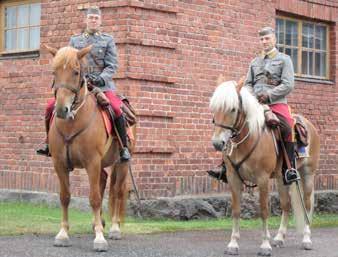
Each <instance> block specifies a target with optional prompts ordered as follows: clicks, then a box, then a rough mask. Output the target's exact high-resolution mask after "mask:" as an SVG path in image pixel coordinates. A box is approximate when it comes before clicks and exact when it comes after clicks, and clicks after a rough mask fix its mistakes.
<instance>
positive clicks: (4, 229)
mask: <svg viewBox="0 0 338 257" xmlns="http://www.w3.org/2000/svg"><path fill="white" fill-rule="evenodd" d="M104 218H105V220H106V224H107V226H108V227H109V226H110V219H109V217H108V215H107V214H106V213H105V214H104ZM91 220H92V214H91V213H88V212H82V211H79V210H75V209H69V223H70V233H71V234H87V233H92V230H91ZM60 221H61V209H60V208H52V207H48V206H46V205H41V204H39V205H34V204H30V203H23V202H0V235H2V236H3V235H20V234H35V233H36V234H56V233H57V232H58V231H59V228H60ZM279 222H280V217H271V218H270V219H269V227H270V228H272V229H273V228H275V229H276V228H278V226H279ZM290 223H291V226H293V225H294V224H293V221H292V220H291V222H290ZM231 226H232V221H231V218H222V219H211V220H192V221H173V220H149V219H136V218H131V217H127V218H126V220H125V223H124V225H123V232H124V233H127V234H145V233H159V232H173V231H189V230H217V229H225V230H230V229H231ZM313 227H338V214H321V215H315V216H314V218H313ZM260 228H261V220H260V219H250V220H241V229H260ZM105 231H106V232H107V231H108V228H107V227H106V229H105Z"/></svg>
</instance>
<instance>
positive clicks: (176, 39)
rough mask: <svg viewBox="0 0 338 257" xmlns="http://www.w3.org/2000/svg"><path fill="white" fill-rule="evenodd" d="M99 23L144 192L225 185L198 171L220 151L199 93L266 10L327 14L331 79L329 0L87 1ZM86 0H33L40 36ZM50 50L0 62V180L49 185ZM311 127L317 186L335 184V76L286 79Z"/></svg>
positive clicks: (80, 191)
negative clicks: (129, 113) (43, 153)
mask: <svg viewBox="0 0 338 257" xmlns="http://www.w3.org/2000/svg"><path fill="white" fill-rule="evenodd" d="M90 3H91V4H94V3H95V1H90ZM97 3H98V5H99V6H101V7H102V11H103V20H104V21H103V31H105V32H108V33H112V34H113V35H114V37H115V39H116V43H117V47H118V57H119V71H118V73H117V74H116V76H115V81H116V83H117V85H118V89H119V91H121V92H123V93H125V94H126V95H127V96H129V97H130V100H131V102H132V103H133V105H134V106H135V107H136V109H137V110H138V112H139V125H138V145H137V149H136V154H135V156H134V159H133V170H134V173H135V177H136V181H137V184H138V186H139V189H140V191H141V195H142V196H143V197H146V198H152V197H158V196H175V195H181V194H203V193H215V192H222V191H224V190H227V187H226V186H225V185H220V184H219V183H218V182H216V181H212V180H211V179H209V178H208V177H206V176H205V170H207V169H209V168H211V167H213V166H215V165H216V164H218V163H219V161H220V155H219V154H218V153H215V151H214V149H213V148H212V146H211V143H210V139H211V135H212V125H211V114H210V112H209V110H208V103H209V98H210V96H211V94H212V92H213V90H214V88H215V81H216V78H217V76H218V75H219V74H220V73H223V74H225V76H226V77H227V78H228V79H229V80H232V79H235V80H237V79H239V78H240V77H241V76H243V75H245V74H246V72H247V68H248V64H249V62H250V60H251V59H252V58H253V57H254V56H255V53H257V52H258V49H259V46H258V39H257V31H258V29H259V28H261V27H263V26H266V25H271V26H274V22H275V17H276V14H288V15H295V16H296V17H301V18H302V17H303V18H304V17H308V18H311V19H316V20H322V21H325V22H327V23H329V24H330V28H331V31H330V47H331V59H330V66H331V79H332V81H336V77H337V61H338V54H337V45H338V44H337V43H338V40H337V31H338V30H337V26H336V22H337V21H338V4H337V3H335V1H324V0H322V1H320V0H318V1H311V3H309V2H306V1H297V0H292V1H291V0H290V1H286V0H275V1H253V0H246V1H231V0H230V1H207V0H196V1H191V0H186V1H184V0H181V1H174V0H172V1H170V0H147V1H138V0H128V1H127V0H124V1H123V0H118V1H117V0H116V1H97ZM87 6H88V2H87V1H76V4H74V3H73V1H66V0H61V1H50V0H43V1H42V17H41V25H42V27H41V43H47V44H49V45H52V46H54V47H61V46H64V45H66V44H67V43H68V40H69V37H70V36H71V35H72V34H76V33H80V31H81V28H83V27H84V24H83V16H82V14H81V13H82V10H83V9H84V8H86V7H87ZM50 63H51V56H50V55H48V54H47V53H46V51H44V50H41V52H40V57H39V58H35V59H16V60H1V62H0V85H1V87H0V129H1V132H0V188H10V189H14V188H15V189H29V190H38V191H47V192H55V191H58V181H57V178H56V176H55V175H54V172H53V168H52V165H51V161H50V160H49V159H46V158H43V157H40V156H37V155H35V149H36V148H37V147H38V145H39V143H40V142H41V141H42V140H43V138H44V137H45V134H44V122H43V113H44V108H45V104H46V100H47V99H48V98H49V97H51V96H52V95H51V92H50V88H49V85H50V84H51V80H52V76H51V72H50V70H51V67H50ZM289 102H290V104H291V106H292V108H293V109H294V110H296V111H297V112H299V113H302V114H304V115H305V116H306V117H307V118H309V119H310V120H311V121H312V122H313V123H314V124H315V126H316V127H317V128H318V130H319V132H320V135H321V142H322V147H321V159H320V169H319V171H318V175H317V178H316V188H317V189H331V188H335V189H338V172H337V164H338V160H337V154H338V149H337V146H336V145H337V144H338V135H337V129H338V122H337V120H338V119H337V113H338V107H337V103H338V92H337V88H336V84H335V83H330V84H324V83H322V84H321V83H314V82H308V81H300V80H297V81H296V90H295V91H294V92H293V93H292V95H291V96H290V97H289ZM71 180H72V192H73V194H74V195H78V196H79V195H80V196H81V195H82V196H83V195H87V194H88V186H87V184H88V182H87V177H86V173H85V172H84V171H83V170H75V171H74V172H73V173H72V175H71Z"/></svg>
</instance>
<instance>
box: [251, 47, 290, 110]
mask: <svg viewBox="0 0 338 257" xmlns="http://www.w3.org/2000/svg"><path fill="white" fill-rule="evenodd" d="M245 86H248V87H251V88H252V89H253V92H254V94H255V95H258V94H260V93H262V92H266V93H267V94H268V95H269V100H270V101H269V103H268V104H276V103H287V100H286V96H287V95H288V94H289V93H290V92H291V91H292V89H293V88H294V71H293V65H292V61H291V58H290V57H289V56H288V55H286V54H284V53H280V52H279V51H278V50H277V49H274V50H272V51H271V52H270V53H269V54H268V55H265V56H264V55H261V56H258V57H256V58H255V59H254V60H253V61H252V62H251V64H250V67H249V71H248V74H247V78H246V81H245Z"/></svg>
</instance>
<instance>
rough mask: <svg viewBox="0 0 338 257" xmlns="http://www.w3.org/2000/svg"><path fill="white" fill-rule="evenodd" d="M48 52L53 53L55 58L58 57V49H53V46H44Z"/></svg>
mask: <svg viewBox="0 0 338 257" xmlns="http://www.w3.org/2000/svg"><path fill="white" fill-rule="evenodd" d="M43 46H44V47H45V48H46V49H47V50H48V52H49V53H51V54H52V55H53V56H55V55H56V53H57V51H58V50H57V49H56V48H53V47H51V46H49V45H43Z"/></svg>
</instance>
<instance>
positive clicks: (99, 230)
mask: <svg viewBox="0 0 338 257" xmlns="http://www.w3.org/2000/svg"><path fill="white" fill-rule="evenodd" d="M86 170H87V173H88V178H89V186H90V194H89V201H90V205H91V207H92V209H93V214H94V231H95V239H94V250H95V251H97V252H103V251H107V250H108V243H107V241H106V239H105V238H104V236H103V226H102V221H101V206H102V198H101V190H100V189H101V188H100V180H101V175H100V173H101V167H100V162H99V161H97V162H95V161H92V162H91V164H90V166H89V167H87V169H86Z"/></svg>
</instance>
